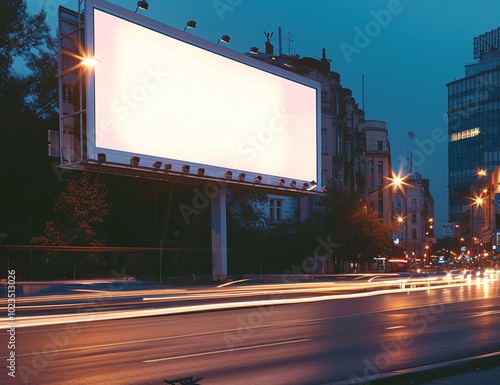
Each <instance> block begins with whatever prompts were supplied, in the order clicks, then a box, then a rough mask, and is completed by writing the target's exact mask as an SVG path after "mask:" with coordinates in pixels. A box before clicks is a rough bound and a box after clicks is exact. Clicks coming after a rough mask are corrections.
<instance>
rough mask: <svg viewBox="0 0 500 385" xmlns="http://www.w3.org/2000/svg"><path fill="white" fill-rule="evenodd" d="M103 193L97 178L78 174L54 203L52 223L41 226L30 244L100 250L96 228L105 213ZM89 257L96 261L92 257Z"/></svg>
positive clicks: (105, 192) (102, 186)
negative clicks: (83, 247) (41, 230)
mask: <svg viewBox="0 0 500 385" xmlns="http://www.w3.org/2000/svg"><path fill="white" fill-rule="evenodd" d="M106 196H107V189H106V186H105V185H104V184H103V183H102V182H101V181H100V179H99V176H98V175H91V174H90V173H89V172H86V171H84V172H82V173H81V174H77V175H74V176H73V177H72V178H71V179H69V180H68V181H67V182H66V190H65V191H63V192H62V193H61V194H60V195H59V196H58V197H57V198H56V199H55V202H54V219H53V220H51V221H47V222H46V223H45V230H44V235H42V236H39V237H34V238H33V240H32V241H33V243H34V244H40V245H50V246H104V244H105V238H104V236H102V235H101V234H100V232H99V225H100V224H101V223H103V222H104V218H105V217H106V216H107V215H108V213H109V206H110V205H109V204H108V203H107V202H106ZM89 256H90V257H92V258H94V259H96V258H97V257H96V254H95V253H89Z"/></svg>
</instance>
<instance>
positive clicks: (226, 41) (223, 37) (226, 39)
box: [217, 35, 231, 45]
mask: <svg viewBox="0 0 500 385" xmlns="http://www.w3.org/2000/svg"><path fill="white" fill-rule="evenodd" d="M229 40H231V38H230V37H229V36H228V35H222V36H221V38H220V39H219V41H218V42H217V45H219V43H220V42H223V43H226V44H228V43H229Z"/></svg>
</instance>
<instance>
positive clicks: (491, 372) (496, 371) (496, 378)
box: [415, 363, 500, 385]
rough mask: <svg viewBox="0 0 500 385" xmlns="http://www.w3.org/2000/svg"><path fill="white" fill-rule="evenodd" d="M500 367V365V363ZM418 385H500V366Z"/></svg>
mask: <svg viewBox="0 0 500 385" xmlns="http://www.w3.org/2000/svg"><path fill="white" fill-rule="evenodd" d="M499 365H500V363H499ZM415 384H418V385H475V384H481V385H498V384H500V366H497V367H494V368H490V369H484V370H482V369H479V368H478V369H477V370H474V371H470V372H466V373H460V374H455V375H452V376H448V377H444V378H437V379H435V380H432V381H427V382H416V383H415Z"/></svg>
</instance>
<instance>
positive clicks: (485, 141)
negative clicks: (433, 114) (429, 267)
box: [447, 28, 500, 222]
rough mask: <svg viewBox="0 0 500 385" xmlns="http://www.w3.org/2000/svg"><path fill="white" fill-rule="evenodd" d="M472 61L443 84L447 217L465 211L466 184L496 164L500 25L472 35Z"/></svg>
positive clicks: (499, 155) (499, 148)
mask: <svg viewBox="0 0 500 385" xmlns="http://www.w3.org/2000/svg"><path fill="white" fill-rule="evenodd" d="M474 58H475V59H476V60H477V62H476V63H473V64H468V65H466V66H465V77H463V78H461V79H458V80H455V81H453V82H451V83H448V84H447V88H448V134H449V142H448V187H449V217H450V222H455V221H460V218H461V216H462V215H464V214H465V213H467V212H468V211H470V207H471V206H470V205H471V198H472V197H471V195H470V189H471V186H473V185H474V184H476V183H477V182H478V181H480V180H481V178H482V177H483V175H482V174H481V173H479V170H484V171H486V172H487V173H488V172H491V171H493V170H494V169H495V168H496V167H497V166H498V165H499V164H500V28H498V29H496V30H494V31H491V32H488V33H485V34H483V35H480V36H477V37H475V38H474Z"/></svg>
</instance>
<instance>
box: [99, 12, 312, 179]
mask: <svg viewBox="0 0 500 385" xmlns="http://www.w3.org/2000/svg"><path fill="white" fill-rule="evenodd" d="M179 34H182V32H179ZM221 44H222V43H221ZM219 48H220V47H216V49H219ZM94 55H95V57H96V58H97V59H98V60H99V62H98V64H97V65H96V67H95V69H94V71H95V94H94V98H95V99H94V100H95V122H94V124H95V138H94V139H95V147H96V148H95V151H103V152H106V150H114V151H117V152H121V153H127V154H128V155H129V156H130V155H138V156H141V155H145V156H147V157H150V158H158V160H162V159H163V160H165V159H167V160H178V161H180V162H184V163H186V164H190V163H191V164H193V163H196V164H199V165H206V166H208V170H212V174H213V173H214V171H213V170H216V171H217V170H218V171H220V172H222V173H223V170H226V169H231V170H242V171H247V172H253V173H256V174H261V175H269V176H277V177H288V178H294V179H298V180H304V181H310V180H313V179H314V180H315V179H316V178H317V175H318V174H317V170H318V156H317V155H318V154H317V148H318V141H317V139H318V138H317V131H318V128H317V124H318V110H317V95H318V88H317V87H315V86H314V85H315V83H314V82H311V81H309V80H308V79H305V78H304V83H299V82H297V81H292V80H289V79H286V78H284V77H281V76H277V75H275V74H272V73H269V72H266V71H264V70H262V69H258V68H255V67H252V66H250V65H248V64H244V63H242V62H239V61H237V60H234V59H231V58H228V57H225V56H223V55H221V54H217V53H214V52H211V51H208V50H206V49H202V48H200V47H198V46H196V45H194V44H189V43H186V42H184V41H181V40H179V39H177V38H174V37H171V36H168V35H166V34H163V33H159V32H157V31H154V30H152V29H148V28H145V27H143V26H140V25H138V24H135V23H132V22H129V21H127V20H125V19H123V18H120V17H117V16H114V15H112V14H110V13H106V12H104V11H102V10H99V9H94ZM231 55H235V54H234V53H232V54H231ZM231 55H230V56H231ZM238 55H239V54H238ZM241 56H243V55H241ZM243 58H244V59H246V58H245V57H244V56H243ZM253 60H255V59H253ZM256 65H258V63H256ZM318 87H319V85H318ZM89 143H91V142H89ZM218 168H220V170H219V169H218Z"/></svg>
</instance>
